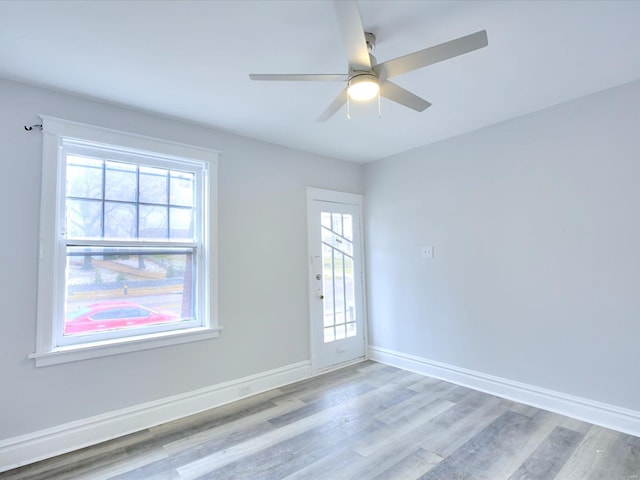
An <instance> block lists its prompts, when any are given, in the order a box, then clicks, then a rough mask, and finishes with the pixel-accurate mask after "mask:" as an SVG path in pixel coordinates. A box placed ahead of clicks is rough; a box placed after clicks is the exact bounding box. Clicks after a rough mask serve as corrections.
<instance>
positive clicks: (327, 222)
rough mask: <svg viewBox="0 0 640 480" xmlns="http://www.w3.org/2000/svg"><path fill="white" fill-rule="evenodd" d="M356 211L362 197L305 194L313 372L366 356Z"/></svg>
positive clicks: (323, 192) (314, 191)
mask: <svg viewBox="0 0 640 480" xmlns="http://www.w3.org/2000/svg"><path fill="white" fill-rule="evenodd" d="M361 209H362V196H361V195H355V194H346V193H340V192H331V191H327V190H319V189H315V188H309V189H308V190H307V213H308V223H309V259H310V271H309V273H310V279H309V285H310V296H311V298H310V312H311V356H312V364H313V369H314V371H321V370H326V369H329V368H331V367H334V366H337V365H339V364H343V363H348V362H352V361H354V360H357V359H361V358H363V357H364V356H365V351H366V350H365V338H366V337H365V328H364V326H365V314H364V294H363V291H364V276H363V269H362V230H361V228H360V212H361Z"/></svg>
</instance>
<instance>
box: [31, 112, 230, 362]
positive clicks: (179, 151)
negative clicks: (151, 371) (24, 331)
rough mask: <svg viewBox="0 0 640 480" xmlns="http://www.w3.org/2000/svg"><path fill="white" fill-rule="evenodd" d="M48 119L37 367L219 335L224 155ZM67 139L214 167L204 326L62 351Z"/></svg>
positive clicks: (45, 126)
mask: <svg viewBox="0 0 640 480" xmlns="http://www.w3.org/2000/svg"><path fill="white" fill-rule="evenodd" d="M40 118H41V119H42V125H43V128H42V131H43V140H42V150H43V160H42V186H41V198H40V202H41V203H40V246H39V271H38V316H37V330H36V351H35V352H34V353H31V354H29V355H28V357H29V358H31V359H34V360H35V364H36V367H42V366H48V365H54V364H58V363H66V362H73V361H77V360H84V359H88V358H95V357H103V356H107V355H116V354H121V353H126V352H132V351H138V350H147V349H151V348H157V347H164V346H167V345H175V344H180V343H185V342H191V341H199V340H205V339H210V338H215V337H217V336H219V333H220V331H221V329H222V328H221V327H220V326H219V324H218V248H217V245H218V232H217V225H218V208H217V205H218V199H217V185H218V158H219V152H218V151H215V150H211V149H207V148H202V147H197V146H193V145H186V144H181V143H176V142H170V141H167V140H162V139H157V138H152V137H146V136H143V135H136V134H130V133H126V132H121V131H117V130H111V129H107V128H102V127H95V126H92V125H86V124H82V123H78V122H72V121H68V120H63V119H59V118H54V117H49V116H45V115H40ZM61 137H70V138H78V139H83V140H87V141H91V142H95V143H102V144H106V145H118V146H122V147H125V148H129V149H132V150H138V151H143V152H156V153H161V154H163V155H167V156H175V157H180V158H192V159H196V160H201V161H204V162H206V163H207V164H208V185H207V188H208V189H209V202H210V203H209V205H207V206H206V208H208V209H209V231H208V232H205V233H206V234H208V237H209V248H208V253H209V256H208V258H209V265H207V270H208V281H207V282H205V284H208V288H207V292H206V293H205V296H206V297H208V298H207V299H206V303H207V304H208V305H209V308H208V315H207V317H208V318H206V319H205V320H204V322H203V325H204V326H202V327H198V328H192V329H187V330H175V331H170V332H161V333H154V334H148V335H138V336H132V337H127V338H121V339H113V340H105V341H100V342H93V343H84V344H78V345H71V346H65V347H57V346H56V345H55V342H54V334H53V333H54V332H53V323H54V322H53V321H52V319H53V312H54V311H58V310H57V309H56V306H57V305H56V302H59V301H61V299H59V298H57V297H56V295H55V289H54V288H53V285H54V284H55V283H54V282H57V281H58V280H57V279H59V278H60V274H61V272H60V269H61V268H64V266H62V265H60V262H58V261H56V259H57V254H58V252H57V250H56V249H57V248H59V247H58V246H59V242H58V241H57V239H58V237H59V235H58V234H59V233H60V232H59V231H57V230H58V229H61V228H64V225H56V222H57V221H58V219H59V218H61V217H60V215H59V214H57V213H58V210H59V209H60V208H61V202H62V201H63V200H62V196H61V195H62V192H60V191H59V190H60V189H61V188H64V185H63V183H62V172H61V169H59V168H58V151H59V148H60V139H61Z"/></svg>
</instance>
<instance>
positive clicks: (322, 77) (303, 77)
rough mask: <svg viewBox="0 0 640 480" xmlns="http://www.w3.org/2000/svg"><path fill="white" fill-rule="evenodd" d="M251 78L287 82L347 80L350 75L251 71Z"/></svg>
mask: <svg viewBox="0 0 640 480" xmlns="http://www.w3.org/2000/svg"><path fill="white" fill-rule="evenodd" d="M249 78H250V79H251V80H271V81H285V82H346V81H347V80H349V77H348V75H343V74H330V73H327V74H322V73H321V74H290V75H288V74H284V75H278V74H276V75H270V74H266V75H263V74H260V73H250V74H249Z"/></svg>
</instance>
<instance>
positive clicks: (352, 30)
mask: <svg viewBox="0 0 640 480" xmlns="http://www.w3.org/2000/svg"><path fill="white" fill-rule="evenodd" d="M333 5H334V8H335V10H336V15H337V17H338V23H339V24H340V33H342V43H343V44H344V48H345V50H346V52H347V58H348V59H349V66H350V67H351V69H352V70H365V71H366V70H371V59H370V58H369V49H368V48H367V41H366V40H365V38H364V28H362V18H361V17H360V9H359V8H358V3H357V2H355V1H353V0H334V2H333Z"/></svg>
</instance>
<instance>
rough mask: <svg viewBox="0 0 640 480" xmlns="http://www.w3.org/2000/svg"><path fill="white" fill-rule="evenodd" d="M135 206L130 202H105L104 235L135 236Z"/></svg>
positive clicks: (116, 236) (106, 236) (112, 236)
mask: <svg viewBox="0 0 640 480" xmlns="http://www.w3.org/2000/svg"><path fill="white" fill-rule="evenodd" d="M135 236H136V206H135V205H133V204H130V203H115V202H105V204H104V237H105V238H135Z"/></svg>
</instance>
